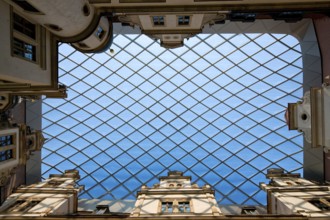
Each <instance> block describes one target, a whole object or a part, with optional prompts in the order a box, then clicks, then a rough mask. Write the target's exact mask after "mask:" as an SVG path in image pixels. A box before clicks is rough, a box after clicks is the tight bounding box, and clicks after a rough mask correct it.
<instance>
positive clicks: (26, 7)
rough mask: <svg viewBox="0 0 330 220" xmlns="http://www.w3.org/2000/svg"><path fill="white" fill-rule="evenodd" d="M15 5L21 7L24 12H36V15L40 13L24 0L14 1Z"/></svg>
mask: <svg viewBox="0 0 330 220" xmlns="http://www.w3.org/2000/svg"><path fill="white" fill-rule="evenodd" d="M12 1H13V2H14V3H15V4H17V5H18V6H19V7H21V8H23V9H24V11H29V12H35V13H40V11H39V10H38V9H36V8H35V7H34V6H33V5H31V4H30V3H29V2H27V1H24V0H12Z"/></svg>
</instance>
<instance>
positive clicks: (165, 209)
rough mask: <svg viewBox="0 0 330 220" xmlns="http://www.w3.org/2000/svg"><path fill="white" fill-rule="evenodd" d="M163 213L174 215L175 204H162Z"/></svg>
mask: <svg viewBox="0 0 330 220" xmlns="http://www.w3.org/2000/svg"><path fill="white" fill-rule="evenodd" d="M162 212H164V213H172V212H173V202H162Z"/></svg>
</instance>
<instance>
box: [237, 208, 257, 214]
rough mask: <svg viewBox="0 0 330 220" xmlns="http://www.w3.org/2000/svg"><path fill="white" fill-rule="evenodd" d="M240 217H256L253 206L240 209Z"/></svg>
mask: <svg viewBox="0 0 330 220" xmlns="http://www.w3.org/2000/svg"><path fill="white" fill-rule="evenodd" d="M241 214H242V215H258V211H257V209H256V207H254V206H247V207H243V208H242V212H241Z"/></svg>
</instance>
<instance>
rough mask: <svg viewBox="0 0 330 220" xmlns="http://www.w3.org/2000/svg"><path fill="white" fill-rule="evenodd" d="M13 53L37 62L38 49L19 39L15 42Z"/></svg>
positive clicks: (15, 39)
mask: <svg viewBox="0 0 330 220" xmlns="http://www.w3.org/2000/svg"><path fill="white" fill-rule="evenodd" d="M13 53H14V54H15V55H17V56H19V57H23V58H25V59H28V60H31V61H36V47H35V46H34V45H32V44H29V43H26V42H24V41H22V40H19V39H17V38H14V40H13Z"/></svg>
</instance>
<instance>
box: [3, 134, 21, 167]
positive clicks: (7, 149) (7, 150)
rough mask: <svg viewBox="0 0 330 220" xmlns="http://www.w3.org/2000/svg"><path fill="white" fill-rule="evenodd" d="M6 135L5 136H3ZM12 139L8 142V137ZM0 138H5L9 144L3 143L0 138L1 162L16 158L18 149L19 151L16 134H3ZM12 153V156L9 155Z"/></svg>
mask: <svg viewBox="0 0 330 220" xmlns="http://www.w3.org/2000/svg"><path fill="white" fill-rule="evenodd" d="M3 137H4V138H3ZM8 138H9V139H10V142H8V140H7V139H8ZM0 139H4V140H3V141H4V143H5V142H7V143H8V144H6V145H2V144H1V142H2V140H0V163H3V162H7V161H9V160H12V159H16V151H17V149H16V148H17V143H16V142H17V141H16V134H15V133H10V134H3V135H1V136H0ZM9 155H10V156H9Z"/></svg>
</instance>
